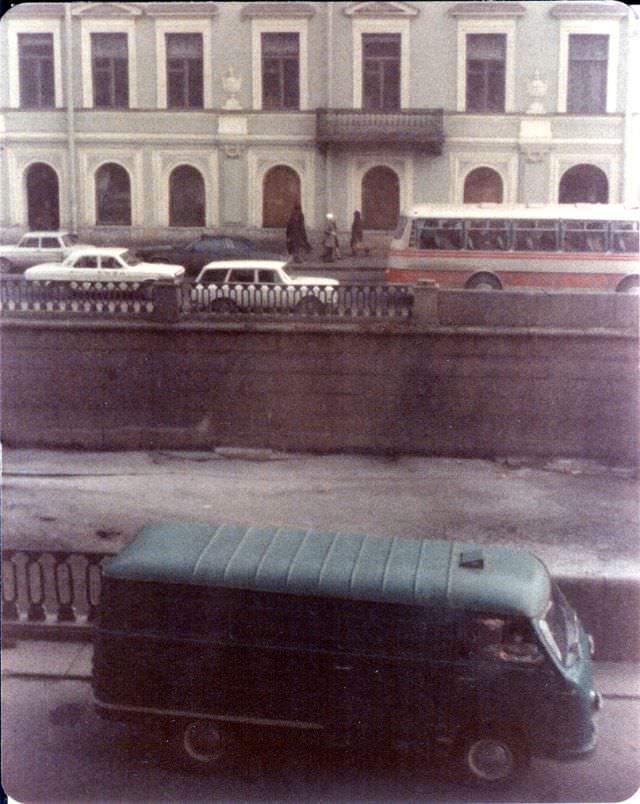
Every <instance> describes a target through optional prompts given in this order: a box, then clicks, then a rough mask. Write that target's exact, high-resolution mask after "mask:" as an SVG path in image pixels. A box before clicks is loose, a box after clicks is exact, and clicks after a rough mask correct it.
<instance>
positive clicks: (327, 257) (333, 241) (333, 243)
mask: <svg viewBox="0 0 640 804" xmlns="http://www.w3.org/2000/svg"><path fill="white" fill-rule="evenodd" d="M322 246H323V248H324V252H323V254H322V261H323V262H333V261H334V260H339V259H340V243H339V242H338V227H337V226H336V221H335V217H334V215H333V213H332V212H328V213H327V222H326V223H325V226H324V236H323V239H322Z"/></svg>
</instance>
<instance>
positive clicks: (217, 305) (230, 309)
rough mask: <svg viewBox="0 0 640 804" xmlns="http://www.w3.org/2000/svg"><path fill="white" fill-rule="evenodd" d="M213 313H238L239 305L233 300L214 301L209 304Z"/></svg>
mask: <svg viewBox="0 0 640 804" xmlns="http://www.w3.org/2000/svg"><path fill="white" fill-rule="evenodd" d="M209 310H210V311H211V312H212V313H237V312H238V305H237V304H236V303H235V302H234V301H232V300H231V299H214V300H213V301H212V302H211V303H210V304H209Z"/></svg>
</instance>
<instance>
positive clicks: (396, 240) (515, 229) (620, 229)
mask: <svg viewBox="0 0 640 804" xmlns="http://www.w3.org/2000/svg"><path fill="white" fill-rule="evenodd" d="M639 223H640V208H630V207H621V206H612V205H605V204H576V205H568V204H563V205H561V206H560V205H559V206H532V205H518V206H507V205H505V204H464V205H461V206H434V205H431V204H421V205H417V206H415V207H414V208H413V209H411V210H410V211H408V212H406V213H403V214H402V215H401V216H400V220H399V222H398V226H397V228H396V231H395V233H394V236H393V240H392V241H391V247H390V251H389V267H388V269H387V271H386V278H387V280H388V281H390V282H401V283H409V284H410V283H413V282H417V281H418V280H419V279H432V280H434V281H435V282H437V283H438V284H440V285H444V286H451V287H465V288H490V289H501V288H503V287H507V288H508V287H515V288H518V287H528V288H550V289H558V290H560V289H581V288H584V289H589V290H604V291H609V290H618V291H637V289H638V287H639V277H640V244H639V232H638V229H639Z"/></svg>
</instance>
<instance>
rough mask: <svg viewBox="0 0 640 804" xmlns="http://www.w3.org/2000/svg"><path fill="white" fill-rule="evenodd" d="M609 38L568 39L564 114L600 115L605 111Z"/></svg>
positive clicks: (575, 35)
mask: <svg viewBox="0 0 640 804" xmlns="http://www.w3.org/2000/svg"><path fill="white" fill-rule="evenodd" d="M608 55H609V37H608V36H606V35H600V34H571V35H570V36H569V81H568V89H567V111H568V112H570V113H573V114H603V113H604V112H606V109H607V62H608Z"/></svg>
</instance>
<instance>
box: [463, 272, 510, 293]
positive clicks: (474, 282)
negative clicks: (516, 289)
mask: <svg viewBox="0 0 640 804" xmlns="http://www.w3.org/2000/svg"><path fill="white" fill-rule="evenodd" d="M465 288H467V289H470V290H502V285H501V284H500V280H499V279H498V277H497V276H494V275H493V274H475V275H474V276H472V277H471V278H470V279H468V280H467V282H466V284H465Z"/></svg>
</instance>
